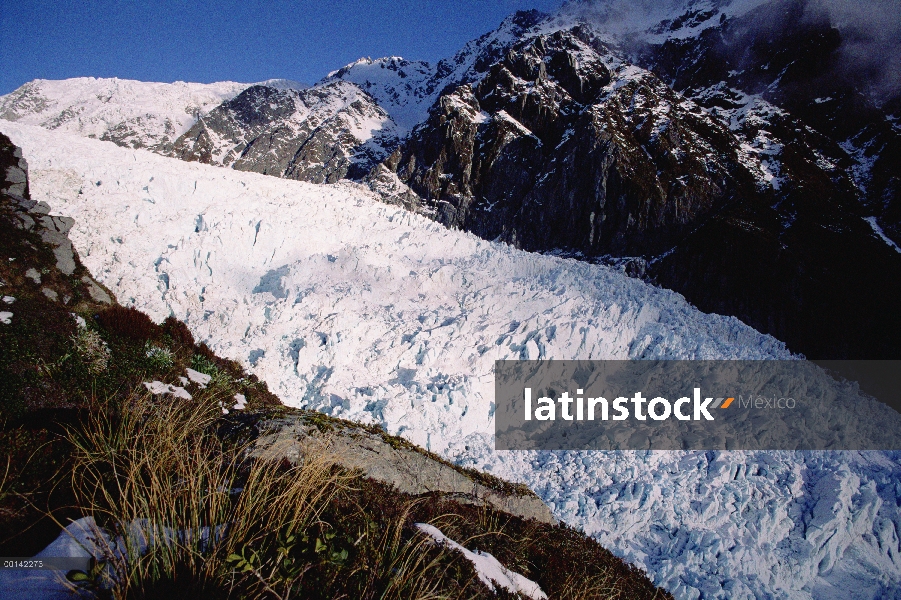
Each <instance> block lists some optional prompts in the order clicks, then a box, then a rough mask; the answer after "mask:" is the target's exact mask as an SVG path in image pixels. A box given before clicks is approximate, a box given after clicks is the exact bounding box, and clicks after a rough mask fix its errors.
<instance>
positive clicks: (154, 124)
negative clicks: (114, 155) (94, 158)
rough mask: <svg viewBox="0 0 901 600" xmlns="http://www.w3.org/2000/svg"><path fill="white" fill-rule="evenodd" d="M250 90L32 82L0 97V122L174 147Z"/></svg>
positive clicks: (239, 86)
mask: <svg viewBox="0 0 901 600" xmlns="http://www.w3.org/2000/svg"><path fill="white" fill-rule="evenodd" d="M249 85H250V84H247V83H235V82H232V81H223V82H218V83H210V84H203V83H185V82H183V81H176V82H175V83H152V82H144V81H133V80H128V79H116V78H112V79H98V78H95V77H78V78H74V79H63V80H47V79H35V80H34V81H31V82H29V83H26V84H25V85H23V86H21V87H19V88H18V89H16V90H14V91H13V92H11V93H9V94H7V95H5V96H0V118H3V119H7V120H11V121H18V122H21V123H27V124H30V125H40V126H41V127H45V128H47V129H58V130H60V131H67V132H70V133H77V134H79V135H83V136H87V137H94V138H100V139H102V138H103V137H104V136H108V135H113V136H115V137H117V139H118V138H120V137H121V138H122V139H123V141H125V142H127V143H128V144H129V145H135V144H137V145H139V146H141V147H151V146H155V145H157V144H160V143H164V142H166V141H168V142H170V143H171V142H174V141H175V139H176V138H177V137H178V136H180V135H181V134H183V133H184V132H185V131H187V130H188V129H189V128H190V127H191V125H193V124H194V123H195V121H196V120H197V117H198V116H199V115H202V114H206V113H208V112H209V111H210V110H212V109H213V108H215V107H216V106H218V105H219V104H221V103H222V102H224V101H225V100H229V99H231V98H233V97H235V96H236V95H238V94H239V93H240V92H241V91H242V90H244V89H246V88H247V87H248V86H249Z"/></svg>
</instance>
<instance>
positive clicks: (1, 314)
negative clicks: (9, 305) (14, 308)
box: [0, 310, 13, 325]
mask: <svg viewBox="0 0 901 600" xmlns="http://www.w3.org/2000/svg"><path fill="white" fill-rule="evenodd" d="M12 319H13V314H12V313H11V312H9V311H6V310H0V323H3V324H4V325H10V324H11V323H12V322H13V321H12Z"/></svg>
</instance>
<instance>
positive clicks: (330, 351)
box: [0, 121, 901, 599]
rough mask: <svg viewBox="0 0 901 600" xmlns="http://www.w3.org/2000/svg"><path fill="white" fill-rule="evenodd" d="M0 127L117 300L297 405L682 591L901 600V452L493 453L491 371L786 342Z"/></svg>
mask: <svg viewBox="0 0 901 600" xmlns="http://www.w3.org/2000/svg"><path fill="white" fill-rule="evenodd" d="M0 129H2V130H3V132H4V133H6V134H7V135H9V136H10V137H11V138H12V139H13V141H14V142H15V143H17V144H18V145H20V146H22V147H23V149H24V151H25V155H26V156H27V158H28V162H29V164H30V165H31V190H32V194H33V196H34V197H35V199H37V200H43V201H45V202H47V203H48V204H49V205H50V206H51V207H53V210H54V211H55V212H56V213H59V214H62V215H65V216H70V217H74V218H75V220H76V223H75V226H74V227H73V229H72V231H71V233H70V236H71V238H72V240H73V243H74V245H75V247H76V248H77V249H78V252H79V254H80V256H81V258H82V260H83V262H84V263H85V264H86V265H87V266H88V267H89V268H90V269H91V271H92V273H93V274H94V276H95V277H97V278H98V279H99V280H100V281H102V282H103V283H104V284H105V285H106V286H107V287H109V288H110V289H111V290H112V291H113V292H114V293H115V294H116V295H117V297H118V299H119V301H120V302H122V303H123V304H127V305H135V306H137V307H139V308H141V309H142V310H145V311H147V312H148V313H149V314H150V315H151V316H152V317H154V318H155V319H157V320H161V319H163V318H164V317H166V316H168V315H170V314H174V315H175V316H177V317H178V318H181V319H183V320H185V321H186V322H187V324H188V325H189V327H190V328H191V330H192V332H193V333H194V335H195V337H197V338H198V339H201V340H205V341H207V342H208V343H210V345H211V346H212V347H213V349H214V350H215V351H216V352H218V353H220V354H222V355H224V356H228V357H230V358H233V359H236V360H239V361H241V362H242V363H243V364H245V365H246V366H247V367H248V368H249V369H251V370H252V372H254V373H256V374H257V375H258V376H260V377H261V378H262V379H264V380H265V381H267V382H268V383H269V385H270V388H271V389H272V390H273V391H274V392H275V393H277V394H278V395H279V396H280V397H281V398H282V399H283V400H284V401H285V402H286V403H287V404H291V405H295V406H305V407H309V408H316V409H319V410H322V411H324V412H328V413H330V414H333V415H336V416H340V417H343V418H350V419H359V420H364V421H369V422H378V423H382V424H383V425H385V426H386V427H387V429H389V430H390V431H391V432H392V433H398V434H400V435H403V436H405V437H407V438H409V439H411V440H412V441H414V442H416V443H418V444H421V445H423V446H426V447H428V448H430V449H432V450H433V451H435V452H439V453H441V454H443V455H444V456H446V457H448V458H450V459H452V460H454V461H456V462H458V463H460V464H463V465H466V466H473V467H477V468H481V469H486V470H490V471H491V472H493V473H495V474H496V475H499V476H502V477H506V478H510V479H514V480H517V481H522V482H525V483H527V484H528V485H530V486H531V487H532V488H533V489H534V490H535V491H536V492H537V493H538V494H539V495H540V496H541V497H542V498H543V499H544V500H545V501H546V502H548V504H549V505H550V506H551V508H552V510H553V511H554V513H555V514H556V516H557V517H559V518H560V519H562V520H564V521H566V522H568V523H570V524H572V525H575V526H577V527H580V528H582V529H584V530H585V531H586V532H587V533H588V534H590V535H592V536H594V537H595V538H596V539H598V540H599V541H600V542H601V543H602V544H604V545H605V546H607V547H609V548H611V549H612V550H614V551H615V552H617V553H619V554H620V555H621V556H624V557H625V558H627V559H628V560H630V561H633V562H635V563H636V564H638V565H640V566H641V567H643V568H644V569H646V570H647V571H648V573H649V574H650V576H651V577H652V579H653V580H654V581H655V583H658V584H660V585H663V586H664V587H666V588H668V589H669V590H671V591H672V592H673V593H674V594H675V595H676V597H678V598H811V599H812V598H901V539H899V533H898V531H899V528H901V508H899V504H901V476H899V475H901V465H899V461H901V453H896V452H762V451H760V452H750V451H748V452H650V451H648V452H624V451H623V452H498V451H494V450H493V439H492V432H493V420H492V414H493V406H492V402H491V399H492V397H493V377H492V366H493V361H494V360H495V359H500V358H560V359H565V358H586V359H587V358H598V359H600V358H745V359H755V358H761V359H763V358H790V353H789V352H788V351H787V350H786V349H785V347H784V345H783V344H781V343H780V342H778V341H777V340H775V339H773V338H771V337H769V336H765V335H762V334H760V333H758V332H756V331H754V330H753V329H751V328H749V327H747V326H745V325H744V324H742V323H741V322H739V321H738V320H736V319H734V318H731V317H722V316H718V315H708V314H703V313H701V312H699V311H698V310H696V309H695V308H693V307H692V306H691V305H689V304H688V303H687V302H685V300H684V299H683V298H682V297H681V296H680V295H678V294H675V293H673V292H670V291H667V290H661V289H657V288H654V287H651V286H649V285H647V284H645V283H643V282H640V281H638V280H634V279H629V278H627V277H625V276H623V275H621V274H619V273H616V272H614V271H612V270H610V269H608V268H605V267H603V266H597V265H589V264H587V263H583V262H578V261H575V260H570V259H564V258H559V257H551V256H541V255H535V254H528V253H524V252H521V251H518V250H514V249H512V248H510V247H507V246H504V245H499V244H495V243H491V242H487V241H483V240H479V239H477V238H475V237H474V236H471V235H468V234H464V233H461V232H456V231H449V230H446V229H445V228H443V227H442V226H440V225H438V224H437V223H434V222H432V221H428V220H426V219H424V218H421V217H419V216H416V215H413V214H411V213H408V212H405V211H404V210H403V209H401V208H399V207H395V206H389V205H386V204H383V203H380V202H379V201H378V199H377V198H376V197H375V196H374V195H373V194H372V193H371V192H369V191H368V190H365V189H363V188H362V187H361V186H357V185H355V184H351V183H346V182H345V183H341V184H335V185H327V186H321V185H313V184H308V183H303V182H295V181H286V180H281V179H276V178H272V177H266V176H263V175H257V174H253V173H241V172H235V171H230V170H225V169H218V168H215V167H209V166H205V165H197V164H189V163H183V162H180V161H177V160H174V159H167V158H163V157H160V156H156V155H153V154H150V153H148V152H144V151H140V150H128V149H123V148H119V147H116V146H114V145H112V144H108V143H104V142H99V141H95V140H89V139H84V138H77V137H74V136H69V135H66V134H63V133H60V132H50V131H45V130H42V129H38V128H35V127H30V126H27V125H22V124H16V123H7V122H2V121H0ZM96 181H103V185H102V186H97V185H94V184H93V183H92V182H96ZM79 192H80V193H79ZM261 349H265V352H261Z"/></svg>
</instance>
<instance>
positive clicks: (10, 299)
mask: <svg viewBox="0 0 901 600" xmlns="http://www.w3.org/2000/svg"><path fill="white" fill-rule="evenodd" d="M3 301H4V302H5V303H6V304H12V303H13V302H15V301H16V299H15V298H14V297H13V296H3Z"/></svg>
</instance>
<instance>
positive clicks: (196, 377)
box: [185, 369, 212, 390]
mask: <svg viewBox="0 0 901 600" xmlns="http://www.w3.org/2000/svg"><path fill="white" fill-rule="evenodd" d="M185 370H186V371H187V372H188V379H190V380H191V381H193V382H194V383H196V384H197V385H198V386H199V387H200V389H202V390H203V389H206V386H207V385H209V383H210V380H211V379H212V376H210V375H207V374H206V373H201V372H200V371H195V370H194V369H185Z"/></svg>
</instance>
